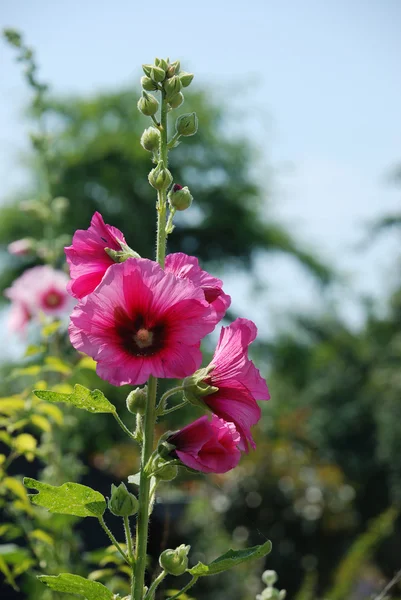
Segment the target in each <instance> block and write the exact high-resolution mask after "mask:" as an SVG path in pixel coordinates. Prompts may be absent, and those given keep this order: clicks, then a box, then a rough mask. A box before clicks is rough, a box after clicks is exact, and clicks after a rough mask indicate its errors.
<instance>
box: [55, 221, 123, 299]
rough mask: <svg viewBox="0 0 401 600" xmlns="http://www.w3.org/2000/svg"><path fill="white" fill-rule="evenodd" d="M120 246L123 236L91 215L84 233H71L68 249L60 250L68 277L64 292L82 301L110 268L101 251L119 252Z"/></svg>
mask: <svg viewBox="0 0 401 600" xmlns="http://www.w3.org/2000/svg"><path fill="white" fill-rule="evenodd" d="M120 242H122V243H124V244H125V239H124V235H123V233H122V232H121V231H120V230H119V229H117V228H116V227H112V226H111V225H107V224H106V223H105V222H104V221H103V217H102V215H101V214H100V213H98V212H95V214H94V215H93V217H92V220H91V224H90V226H89V228H88V229H78V231H76V232H75V234H74V237H73V238H72V245H71V246H68V247H66V248H65V249H64V250H65V254H66V257H67V262H68V264H69V266H70V276H71V281H70V283H69V285H68V291H69V293H70V294H71V295H72V296H74V297H75V298H83V297H85V296H87V295H88V294H90V293H91V292H93V290H94V289H95V288H96V287H97V286H98V285H99V283H100V282H101V281H102V279H103V276H104V274H105V273H106V271H107V269H108V268H109V267H110V266H111V265H113V264H114V260H113V259H112V258H111V257H110V256H109V255H108V254H107V253H106V251H105V248H110V249H111V250H121V246H120Z"/></svg>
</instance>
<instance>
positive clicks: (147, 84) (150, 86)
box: [141, 75, 158, 92]
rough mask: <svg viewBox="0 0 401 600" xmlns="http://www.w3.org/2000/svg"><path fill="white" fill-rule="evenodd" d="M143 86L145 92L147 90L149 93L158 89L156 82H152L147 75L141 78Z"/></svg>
mask: <svg viewBox="0 0 401 600" xmlns="http://www.w3.org/2000/svg"><path fill="white" fill-rule="evenodd" d="M141 86H142V87H143V89H144V90H146V91H148V92H154V91H155V90H157V89H158V88H157V85H156V84H155V82H154V81H152V80H151V78H150V77H147V75H144V76H143V77H141Z"/></svg>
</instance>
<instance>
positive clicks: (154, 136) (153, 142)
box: [141, 127, 160, 152]
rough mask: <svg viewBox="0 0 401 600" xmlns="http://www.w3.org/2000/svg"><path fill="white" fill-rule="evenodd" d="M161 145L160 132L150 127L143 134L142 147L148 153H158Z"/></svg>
mask: <svg viewBox="0 0 401 600" xmlns="http://www.w3.org/2000/svg"><path fill="white" fill-rule="evenodd" d="M159 145H160V131H158V130H157V129H156V128H155V127H148V129H145V131H144V132H143V134H142V137H141V146H142V148H144V149H145V150H147V151H148V152H156V151H157V150H158V149H159Z"/></svg>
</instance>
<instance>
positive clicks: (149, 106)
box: [138, 92, 159, 117]
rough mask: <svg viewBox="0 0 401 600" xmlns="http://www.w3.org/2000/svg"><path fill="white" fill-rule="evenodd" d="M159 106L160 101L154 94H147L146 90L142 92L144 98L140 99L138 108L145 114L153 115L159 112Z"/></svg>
mask: <svg viewBox="0 0 401 600" xmlns="http://www.w3.org/2000/svg"><path fill="white" fill-rule="evenodd" d="M158 108H159V103H158V101H157V100H156V98H155V97H154V96H152V94H147V93H146V92H142V98H139V100H138V109H139V110H140V111H141V113H142V114H143V115H146V116H147V117H152V116H153V115H154V114H156V113H157V109H158Z"/></svg>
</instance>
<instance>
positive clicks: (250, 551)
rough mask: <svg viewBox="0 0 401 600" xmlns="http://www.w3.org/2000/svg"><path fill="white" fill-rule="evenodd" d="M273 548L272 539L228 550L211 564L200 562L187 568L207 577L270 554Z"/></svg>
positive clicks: (198, 575) (196, 574)
mask: <svg viewBox="0 0 401 600" xmlns="http://www.w3.org/2000/svg"><path fill="white" fill-rule="evenodd" d="M271 549H272V544H271V542H270V540H268V541H267V542H265V543H264V544H262V545H260V546H253V547H252V548H244V549H243V550H232V549H230V550H228V552H226V553H225V554H222V555H221V556H219V557H218V558H216V559H215V560H214V561H213V562H211V563H210V564H209V565H205V564H204V563H201V562H198V564H197V565H195V566H194V567H192V569H187V572H188V573H191V575H195V576H196V577H205V576H208V575H217V574H218V573H222V572H223V571H228V569H232V568H233V567H236V566H237V565H240V564H242V563H244V562H247V561H249V560H255V559H257V558H262V557H263V556H266V555H267V554H269V552H270V551H271Z"/></svg>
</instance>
